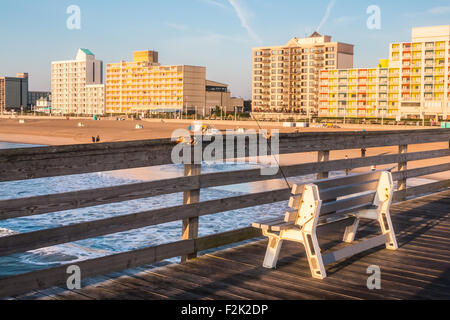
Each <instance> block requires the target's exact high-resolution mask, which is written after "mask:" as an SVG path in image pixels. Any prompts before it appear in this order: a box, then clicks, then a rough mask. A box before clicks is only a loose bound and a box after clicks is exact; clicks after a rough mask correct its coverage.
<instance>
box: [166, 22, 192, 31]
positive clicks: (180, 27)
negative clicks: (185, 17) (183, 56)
mask: <svg viewBox="0 0 450 320" xmlns="http://www.w3.org/2000/svg"><path fill="white" fill-rule="evenodd" d="M166 26H168V27H170V28H172V29H175V30H179V31H187V30H189V27H188V26H185V25H182V24H177V23H171V22H167V23H166Z"/></svg>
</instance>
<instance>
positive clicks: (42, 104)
mask: <svg viewBox="0 0 450 320" xmlns="http://www.w3.org/2000/svg"><path fill="white" fill-rule="evenodd" d="M34 112H40V113H46V114H51V113H52V98H51V96H49V97H41V98H39V99H37V100H36V106H35V107H34Z"/></svg>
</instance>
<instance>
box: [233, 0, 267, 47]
mask: <svg viewBox="0 0 450 320" xmlns="http://www.w3.org/2000/svg"><path fill="white" fill-rule="evenodd" d="M228 2H229V3H230V4H231V6H232V7H233V8H234V11H235V12H236V14H237V16H238V18H239V20H240V21H241V25H242V27H243V28H244V29H245V30H247V33H248V34H249V36H250V37H252V39H253V40H255V41H256V42H258V43H261V42H262V40H261V38H260V37H259V36H258V35H257V34H256V32H254V31H253V29H252V28H251V27H250V22H249V21H250V18H251V16H252V13H251V12H250V11H249V10H248V9H247V8H246V7H245V6H244V5H243V3H242V2H241V1H240V0H228Z"/></svg>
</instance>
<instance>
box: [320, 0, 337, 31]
mask: <svg viewBox="0 0 450 320" xmlns="http://www.w3.org/2000/svg"><path fill="white" fill-rule="evenodd" d="M335 4H336V0H331V1H330V3H329V4H328V7H327V10H326V11H325V15H324V16H323V18H322V21H320V24H319V26H318V27H317V28H316V31H317V32H319V30H320V29H322V27H323V26H324V24H325V23H326V22H327V20H328V18H329V17H330V14H331V10H332V9H333V7H334V5H335Z"/></svg>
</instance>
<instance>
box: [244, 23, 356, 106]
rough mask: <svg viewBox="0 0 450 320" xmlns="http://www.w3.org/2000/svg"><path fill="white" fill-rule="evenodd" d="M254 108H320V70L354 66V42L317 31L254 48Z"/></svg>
mask: <svg viewBox="0 0 450 320" xmlns="http://www.w3.org/2000/svg"><path fill="white" fill-rule="evenodd" d="M252 66H253V73H252V97H253V112H287V113H290V112H297V113H298V112H302V113H308V112H309V113H316V112H317V111H318V97H319V95H318V89H319V71H320V70H323V69H325V70H326V69H337V68H352V67H353V45H351V44H346V43H341V42H332V41H331V37H330V36H322V35H320V34H319V33H317V32H315V33H314V34H312V35H311V36H310V37H308V38H301V39H299V38H293V39H291V40H290V41H289V42H288V43H287V44H286V45H284V46H273V47H259V48H253V50H252Z"/></svg>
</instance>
